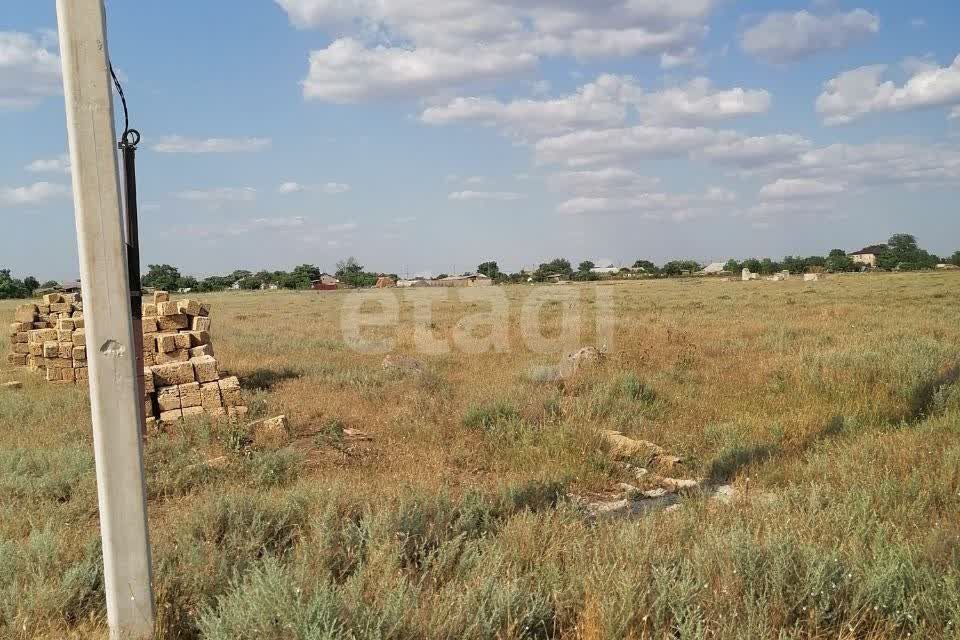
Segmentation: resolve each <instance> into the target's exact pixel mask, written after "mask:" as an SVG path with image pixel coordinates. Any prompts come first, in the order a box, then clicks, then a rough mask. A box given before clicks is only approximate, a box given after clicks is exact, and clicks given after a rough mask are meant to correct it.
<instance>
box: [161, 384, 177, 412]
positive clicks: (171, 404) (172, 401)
mask: <svg viewBox="0 0 960 640" xmlns="http://www.w3.org/2000/svg"><path fill="white" fill-rule="evenodd" d="M157 407H159V408H160V411H161V412H163V411H175V410H177V409H180V408H182V405H181V404H180V387H179V386H172V387H160V388H159V389H157Z"/></svg>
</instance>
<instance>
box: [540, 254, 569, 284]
mask: <svg viewBox="0 0 960 640" xmlns="http://www.w3.org/2000/svg"><path fill="white" fill-rule="evenodd" d="M555 274H557V275H561V276H563V277H565V278H571V277H572V276H573V267H572V266H570V261H569V260H567V259H566V258H554V259H553V260H551V261H550V262H544V263H542V264H541V265H540V267H539V268H538V269H537V270H536V271H535V272H534V274H533V279H534V280H536V281H537V282H543V281H544V280H545V279H546V277H547V276H550V275H555Z"/></svg>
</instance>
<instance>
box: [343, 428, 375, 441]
mask: <svg viewBox="0 0 960 640" xmlns="http://www.w3.org/2000/svg"><path fill="white" fill-rule="evenodd" d="M343 436H344V437H345V438H346V439H347V440H355V441H369V440H373V436H371V435H370V434H369V433H366V432H364V431H360V430H359V429H344V430H343Z"/></svg>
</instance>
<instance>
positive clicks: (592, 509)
mask: <svg viewBox="0 0 960 640" xmlns="http://www.w3.org/2000/svg"><path fill="white" fill-rule="evenodd" d="M576 500H577V501H578V502H579V503H580V504H581V507H582V508H583V511H584V513H585V515H586V517H587V519H589V520H595V519H599V518H610V519H626V518H639V517H642V516H646V515H649V514H651V513H655V512H657V511H663V510H664V509H666V508H668V507H670V506H672V505H675V504H677V502H679V500H680V498H679V497H677V496H676V495H673V494H666V495H662V496H656V497H646V496H644V497H643V498H640V499H631V498H618V499H613V500H596V501H588V500H584V499H582V498H580V499H576Z"/></svg>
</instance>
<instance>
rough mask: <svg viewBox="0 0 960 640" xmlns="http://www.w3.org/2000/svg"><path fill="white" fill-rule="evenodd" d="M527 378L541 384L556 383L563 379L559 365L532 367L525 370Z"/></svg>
mask: <svg viewBox="0 0 960 640" xmlns="http://www.w3.org/2000/svg"><path fill="white" fill-rule="evenodd" d="M526 377H527V380H529V381H530V382H539V383H541V384H556V383H558V382H562V381H563V375H561V373H560V367H559V366H544V367H533V368H531V369H529V370H527V374H526Z"/></svg>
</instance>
